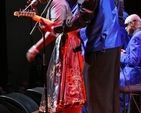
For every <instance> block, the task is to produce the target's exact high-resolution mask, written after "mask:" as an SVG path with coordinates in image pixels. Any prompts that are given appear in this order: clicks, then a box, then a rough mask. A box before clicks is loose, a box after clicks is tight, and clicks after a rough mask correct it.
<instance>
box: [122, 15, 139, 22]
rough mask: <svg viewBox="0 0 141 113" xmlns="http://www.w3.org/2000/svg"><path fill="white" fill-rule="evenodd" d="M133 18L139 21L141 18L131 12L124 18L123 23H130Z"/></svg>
mask: <svg viewBox="0 0 141 113" xmlns="http://www.w3.org/2000/svg"><path fill="white" fill-rule="evenodd" d="M134 20H137V21H140V22H141V18H140V17H139V16H138V15H137V14H131V15H129V16H128V17H127V18H126V19H125V22H124V24H128V23H130V22H131V21H134Z"/></svg>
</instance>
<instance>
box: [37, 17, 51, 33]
mask: <svg viewBox="0 0 141 113" xmlns="http://www.w3.org/2000/svg"><path fill="white" fill-rule="evenodd" d="M39 26H40V28H41V29H42V30H43V31H44V32H47V31H48V32H53V22H51V21H46V20H45V19H43V18H41V23H40V24H39Z"/></svg>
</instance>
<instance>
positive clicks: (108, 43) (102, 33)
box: [80, 0, 121, 54]
mask: <svg viewBox="0 0 141 113" xmlns="http://www.w3.org/2000/svg"><path fill="white" fill-rule="evenodd" d="M97 10H98V11H97V12H96V13H95V16H94V18H93V20H92V21H91V23H90V24H89V25H88V26H87V27H85V28H82V29H81V30H80V37H81V39H82V41H83V44H82V45H83V46H82V54H83V53H84V52H93V51H99V50H102V51H103V50H105V49H110V48H116V47H120V46H121V32H120V25H119V20H118V11H117V7H116V5H115V4H114V0H100V4H99V6H98V9H97Z"/></svg>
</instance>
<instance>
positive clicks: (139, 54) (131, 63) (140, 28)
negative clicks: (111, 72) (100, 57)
mask: <svg viewBox="0 0 141 113" xmlns="http://www.w3.org/2000/svg"><path fill="white" fill-rule="evenodd" d="M124 24H125V29H126V31H127V33H128V34H129V35H130V36H131V39H130V41H129V43H128V45H127V48H126V49H125V50H121V56H120V62H121V64H122V70H121V72H120V86H125V85H134V84H138V83H141V18H140V17H139V16H138V15H137V14H131V15H129V16H128V17H127V18H126V20H125V22H124ZM127 103H128V102H127Z"/></svg>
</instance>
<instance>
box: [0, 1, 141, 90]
mask: <svg viewBox="0 0 141 113" xmlns="http://www.w3.org/2000/svg"><path fill="white" fill-rule="evenodd" d="M60 1H61V0H60ZM26 2H27V1H26V0H1V1H0V15H1V16H0V17H1V19H0V20H1V21H0V27H1V37H0V51H1V52H0V86H2V87H4V86H5V84H6V83H7V82H10V83H12V84H13V86H14V87H15V88H16V87H17V85H19V84H20V83H21V82H23V81H28V77H29V68H30V66H31V65H32V64H33V63H29V62H27V60H26V52H27V50H28V49H29V48H30V47H31V46H32V45H33V44H34V43H36V42H37V41H38V40H39V39H40V38H41V36H42V34H41V32H40V31H39V30H38V29H36V30H35V31H34V33H33V35H30V32H31V30H32V28H33V26H34V25H35V22H34V21H33V20H31V18H28V17H15V16H13V13H14V11H18V10H19V9H24V8H25V5H27V3H26ZM73 3H74V1H73ZM45 5H46V4H45ZM45 5H42V4H40V3H38V5H37V8H38V11H39V14H41V12H42V11H43V9H44V7H45ZM125 10H126V11H127V12H128V14H132V13H136V14H138V15H140V16H141V0H125ZM51 51H52V45H51V44H50V45H48V46H46V63H47V64H48V62H49V59H50V54H51ZM40 53H41V54H42V53H43V50H42V51H41V52H40Z"/></svg>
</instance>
